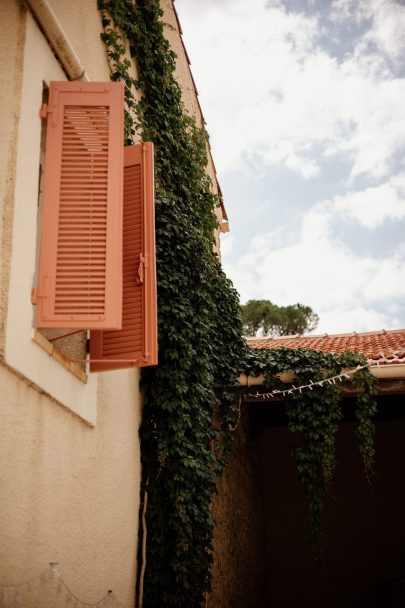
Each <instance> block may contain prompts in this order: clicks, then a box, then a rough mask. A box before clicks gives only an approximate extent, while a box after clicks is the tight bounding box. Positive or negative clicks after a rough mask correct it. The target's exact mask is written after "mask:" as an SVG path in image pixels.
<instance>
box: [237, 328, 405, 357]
mask: <svg viewBox="0 0 405 608" xmlns="http://www.w3.org/2000/svg"><path fill="white" fill-rule="evenodd" d="M247 342H248V344H249V345H250V346H251V347H252V348H283V347H284V348H310V349H313V350H322V351H324V352H328V353H343V352H345V351H349V350H350V351H354V352H359V353H362V354H363V355H365V356H366V357H367V358H368V360H369V361H379V362H381V363H387V364H388V363H389V364H390V365H391V364H404V363H405V329H395V330H385V329H382V330H380V331H370V332H365V333H356V332H353V333H351V334H334V335H328V334H324V335H321V336H299V335H295V336H277V337H267V338H248V339H247Z"/></svg>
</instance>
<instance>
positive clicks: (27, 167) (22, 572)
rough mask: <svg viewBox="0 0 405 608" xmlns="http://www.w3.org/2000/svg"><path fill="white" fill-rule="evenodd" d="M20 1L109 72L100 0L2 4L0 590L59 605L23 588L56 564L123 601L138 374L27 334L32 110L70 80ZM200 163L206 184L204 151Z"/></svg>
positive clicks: (32, 248)
mask: <svg viewBox="0 0 405 608" xmlns="http://www.w3.org/2000/svg"><path fill="white" fill-rule="evenodd" d="M28 4H39V5H42V6H44V5H45V8H46V9H47V10H48V9H50V11H51V12H52V13H53V15H54V17H55V18H56V21H57V23H58V25H59V26H60V28H61V30H62V31H63V33H64V36H65V38H66V40H67V42H68V43H69V45H70V47H71V48H72V49H73V50H74V52H75V54H76V56H77V58H78V59H79V61H80V63H81V65H82V66H83V68H84V70H85V74H86V77H87V78H88V79H89V80H90V81H101V82H108V81H109V78H110V71H109V65H108V62H107V59H106V53H105V47H104V44H103V43H102V41H101V40H100V33H101V31H102V30H101V20H100V15H99V12H98V10H97V2H96V0H86V1H84V2H83V0H71V1H70V2H66V1H65V0H47V1H46V0H41V2H37V3H34V2H29V3H28V2H27V3H26V2H24V1H23V0H3V1H2V2H1V3H0V18H1V23H2V24H3V28H2V34H1V38H0V47H1V62H0V75H1V82H2V86H1V89H0V91H1V92H0V95H1V100H0V131H1V141H2V145H1V147H0V201H1V205H2V223H1V225H0V231H1V232H0V239H1V267H0V268H1V292H0V306H1V320H2V323H1V327H0V356H1V360H0V376H1V378H0V429H1V431H0V432H1V441H0V488H1V489H0V503H1V504H0V537H1V539H2V542H1V543H0V594H3V595H2V597H3V599H4V597H6V601H8V605H10V606H11V605H13V603H12V602H13V601H14V600H15V601H16V602H17V600H18V602H19V605H26V606H37V605H38V606H46V605H49V606H56V605H59V604H57V603H55V602H56V600H55V596H54V595H52V593H53V591H52V590H51V586H49V585H48V584H45V583H44V584H43V585H42V587H41V586H39V587H37V586H36V585H35V584H33V585H31V586H28V585H25V586H24V585H22V584H23V583H26V582H27V581H30V580H32V581H34V583H35V581H36V580H37V579H38V577H40V576H41V573H42V572H44V571H46V569H47V568H48V565H49V563H50V562H57V563H58V571H59V572H60V573H61V575H62V577H63V580H64V582H65V583H66V585H68V587H69V588H70V590H71V591H72V592H73V593H74V594H75V595H76V596H77V597H78V598H80V600H82V601H83V602H88V603H94V604H96V603H97V602H98V601H99V600H100V599H101V598H103V597H104V596H105V594H106V593H107V591H108V590H109V589H111V590H113V592H114V594H115V596H116V597H117V598H119V600H120V602H121V603H122V605H123V606H125V607H128V608H129V607H132V606H134V605H135V599H134V598H135V584H136V580H135V579H136V571H137V549H138V547H137V538H138V513H139V505H140V476H141V466H140V445H139V439H138V429H139V424H140V420H141V414H142V396H141V392H140V388H139V378H140V372H139V369H129V370H120V371H110V372H104V373H95V374H89V373H87V372H86V370H85V369H83V366H80V365H79V364H78V363H77V362H76V363H75V362H74V361H72V358H71V357H70V356H69V347H67V348H66V347H65V350H64V348H63V347H62V343H63V340H59V341H54V342H50V341H49V339H47V338H46V336H44V335H43V334H39V332H38V331H36V330H35V326H34V313H35V310H34V306H33V305H32V303H31V295H30V294H31V289H32V288H33V286H34V284H35V276H36V265H37V251H38V239H39V225H40V222H39V221H38V215H39V211H38V210H39V206H38V205H39V202H40V199H41V196H40V184H41V180H40V166H41V137H42V136H43V134H41V129H42V126H41V119H40V117H39V110H40V107H41V103H42V100H43V91H44V89H46V86H47V85H48V84H49V82H50V81H55V80H56V81H63V80H68V79H69V76H68V70H67V69H66V65H64V60H63V57H61V55H60V53H59V52H58V50H57V49H56V50H55V48H54V47H52V45H51V42H50V40H49V39H48V37H47V36H46V35H45V33H44V30H45V31H46V27H44V24H43V23H41V22H40V21H41V19H38V16H36V15H35V14H34V13H35V9H34V10H33V9H32V7H31V8H30V7H29V6H28ZM162 7H163V8H164V10H165V20H166V21H167V22H168V23H169V24H170V26H171V27H170V28H167V36H168V38H169V39H170V43H171V45H172V47H173V49H174V50H175V52H176V53H177V55H178V67H177V77H178V81H179V83H180V85H181V87H182V90H183V95H184V103H185V106H186V108H188V110H189V111H190V112H191V113H193V114H194V115H195V116H196V118H197V121H198V122H199V123H200V124H202V121H203V118H202V115H201V110H200V107H199V103H198V98H197V93H196V90H195V86H194V82H193V79H192V76H191V73H190V69H189V65H188V60H187V55H186V52H185V49H184V46H183V44H182V40H181V34H180V31H179V24H178V20H177V17H176V14H175V11H174V8H173V5H172V2H171V0H165V1H163V2H162ZM133 74H134V75H135V74H136V65H135V63H134V62H133ZM208 171H209V173H210V174H211V176H212V178H213V182H214V185H215V186H214V187H215V188H216V187H217V186H216V183H217V182H216V177H215V169H214V165H213V163H212V160H211V158H210V160H209V167H208ZM218 219H219V222H222V220H223V216H222V214H221V210H220V209H219V211H218ZM48 337H49V336H48ZM72 345H73V347H75V344H74V342H72V343H71V346H72ZM62 351H63V352H62ZM40 587H41V588H40ZM16 590H19V591H18V592H17V591H16ZM65 591H66V590H63V593H65ZM16 593H17V595H15V594H16ZM4 594H5V595H4ZM7 594H8V595H7ZM19 594H20V597H18V595H19ZM62 595H63V594H62ZM7 598H8V599H7ZM16 598H17V599H16ZM63 599H64V600H65V599H66V598H65V597H63ZM61 605H64V603H62V604H61ZM100 605H104V604H100Z"/></svg>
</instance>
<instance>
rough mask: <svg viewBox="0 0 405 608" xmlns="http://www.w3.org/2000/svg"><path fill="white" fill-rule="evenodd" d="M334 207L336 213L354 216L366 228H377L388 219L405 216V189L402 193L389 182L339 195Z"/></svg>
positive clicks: (397, 218)
mask: <svg viewBox="0 0 405 608" xmlns="http://www.w3.org/2000/svg"><path fill="white" fill-rule="evenodd" d="M394 184H395V182H394ZM333 208H334V212H335V213H336V214H339V215H340V216H342V217H350V218H353V219H355V220H357V221H358V222H359V223H360V224H361V225H362V226H364V227H365V228H371V229H372V228H377V227H379V226H381V225H382V224H384V222H386V221H387V220H401V219H403V218H405V190H404V189H402V195H401V191H400V190H398V189H396V188H395V187H394V185H393V183H392V182H391V183H389V182H387V183H385V184H382V185H380V186H377V187H375V188H366V189H365V190H362V191H360V192H353V193H352V194H348V195H346V196H343V197H337V198H336V199H335V201H334V202H333Z"/></svg>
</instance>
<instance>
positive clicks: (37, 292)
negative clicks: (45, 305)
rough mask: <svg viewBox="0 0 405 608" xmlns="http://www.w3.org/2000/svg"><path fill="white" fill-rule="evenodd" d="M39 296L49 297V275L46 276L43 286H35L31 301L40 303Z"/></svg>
mask: <svg viewBox="0 0 405 608" xmlns="http://www.w3.org/2000/svg"><path fill="white" fill-rule="evenodd" d="M39 298H49V277H48V275H45V276H44V279H43V287H42V288H41V287H33V288H32V289H31V303H32V304H38V300H39Z"/></svg>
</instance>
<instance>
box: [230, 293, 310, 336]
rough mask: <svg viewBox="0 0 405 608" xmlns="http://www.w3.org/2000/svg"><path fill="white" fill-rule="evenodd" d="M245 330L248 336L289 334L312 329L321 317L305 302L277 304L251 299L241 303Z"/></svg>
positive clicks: (301, 332)
mask: <svg viewBox="0 0 405 608" xmlns="http://www.w3.org/2000/svg"><path fill="white" fill-rule="evenodd" d="M241 313H242V322H243V330H244V333H245V335H247V336H256V335H257V334H258V333H259V332H260V333H261V334H263V335H264V336H289V335H292V334H303V333H304V332H308V331H312V330H313V329H315V327H316V326H317V324H318V321H319V317H318V315H317V314H316V313H314V311H313V310H312V308H310V307H309V306H304V305H303V304H293V305H290V306H277V305H276V304H273V303H272V302H270V300H249V301H248V302H247V303H246V304H242V305H241Z"/></svg>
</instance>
